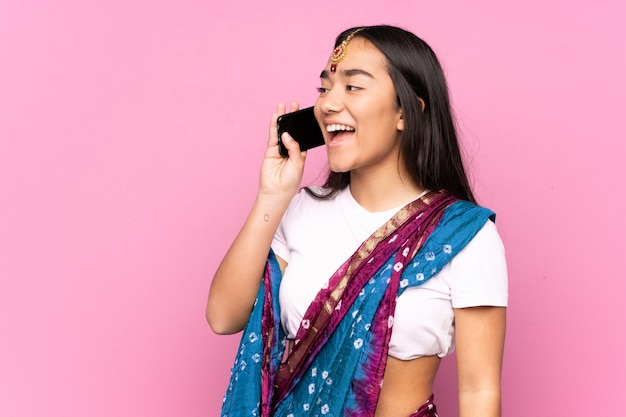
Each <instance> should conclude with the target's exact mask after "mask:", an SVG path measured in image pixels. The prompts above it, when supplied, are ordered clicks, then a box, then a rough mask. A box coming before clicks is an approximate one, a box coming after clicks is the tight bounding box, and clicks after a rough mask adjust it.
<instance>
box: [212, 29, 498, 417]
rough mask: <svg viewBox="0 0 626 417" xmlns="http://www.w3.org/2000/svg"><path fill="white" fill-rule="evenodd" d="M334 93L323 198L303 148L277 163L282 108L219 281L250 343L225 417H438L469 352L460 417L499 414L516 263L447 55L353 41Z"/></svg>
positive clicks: (221, 309)
mask: <svg viewBox="0 0 626 417" xmlns="http://www.w3.org/2000/svg"><path fill="white" fill-rule="evenodd" d="M320 80H321V86H320V88H319V91H320V94H319V98H318V99H317V101H316V103H315V115H316V118H317V120H318V122H319V124H320V126H321V128H322V130H323V132H324V139H325V143H326V149H327V156H328V165H329V167H330V170H331V172H330V174H329V177H328V179H327V181H326V183H325V185H324V187H311V188H308V189H305V190H302V191H299V187H300V181H301V178H302V171H303V167H304V159H305V156H306V154H305V152H300V148H299V145H298V143H297V142H296V141H294V140H293V138H291V137H289V135H288V134H284V135H283V137H282V138H281V139H282V141H283V142H284V144H285V147H286V148H287V150H288V153H289V157H288V158H281V157H280V155H279V151H278V137H277V129H276V120H277V117H278V116H279V115H281V114H283V113H284V112H285V110H286V108H285V106H284V105H279V106H278V111H277V113H275V114H274V115H273V116H272V120H271V124H270V134H269V143H268V147H267V150H266V153H265V159H264V161H263V164H262V168H261V178H260V185H259V191H258V195H257V198H256V201H255V202H254V205H253V207H252V209H251V212H250V215H249V216H248V218H247V220H246V222H245V223H244V225H243V228H242V229H241V231H240V233H239V234H238V236H237V237H236V239H235V241H234V242H233V244H232V246H231V248H230V249H229V250H228V252H227V254H226V255H225V257H224V259H223V261H222V263H221V265H220V266H219V268H218V270H217V272H216V274H215V277H214V279H213V283H212V286H211V291H210V294H209V300H208V304H207V319H208V321H209V324H210V326H211V328H212V329H213V330H214V331H215V332H216V333H219V334H231V333H235V332H238V331H241V330H242V329H244V327H245V331H244V334H243V337H242V341H241V345H240V350H239V354H238V357H237V359H236V362H235V366H234V367H233V372H232V378H231V383H230V385H229V388H228V392H227V394H226V397H225V403H224V407H223V410H222V413H223V414H222V415H223V416H230V417H233V416H247V415H261V416H281V417H284V416H290V417H293V416H317V415H328V416H341V415H346V416H348V415H349V416H376V417H397V416H435V415H436V408H435V406H434V403H433V395H432V386H433V381H434V378H435V374H436V372H437V368H438V366H439V363H440V361H441V358H442V357H444V356H446V355H447V354H449V353H451V352H452V350H453V349H454V348H455V346H456V351H457V369H458V389H459V407H460V414H461V416H481V417H485V416H499V415H500V374H501V366H502V354H503V345H504V333H505V307H506V304H507V276H506V264H505V261H504V250H503V247H502V243H501V240H500V238H499V236H498V233H497V231H496V229H495V225H494V224H493V222H492V221H491V220H490V219H493V217H494V215H493V213H492V212H490V211H489V210H487V209H483V208H480V207H478V206H476V205H475V204H473V203H474V197H473V195H472V192H471V190H470V186H469V183H468V180H467V178H466V175H465V171H464V168H463V164H462V161H461V156H460V152H459V145H458V142H457V137H456V133H455V128H454V123H453V120H452V116H451V111H450V104H449V98H448V93H447V86H446V82H445V79H444V76H443V72H442V70H441V67H440V65H439V62H438V61H437V58H436V56H435V54H434V53H433V51H432V50H431V49H430V48H429V47H428V46H427V45H426V44H425V43H424V42H423V41H422V40H420V39H419V38H417V37H416V36H415V35H413V34H412V33H409V32H407V31H404V30H402V29H399V28H396V27H390V26H371V27H363V28H353V29H349V30H347V31H345V32H343V33H342V34H340V35H339V37H338V38H337V42H336V44H335V50H334V51H333V53H332V54H331V57H330V59H329V61H328V63H327V64H326V67H325V68H324V70H323V71H322V73H321V77H320ZM296 108H297V104H296V103H293V104H292V106H291V110H294V109H296ZM268 253H269V257H268ZM255 300H256V302H255ZM383 382H384V383H383Z"/></svg>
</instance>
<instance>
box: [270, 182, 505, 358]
mask: <svg viewBox="0 0 626 417" xmlns="http://www.w3.org/2000/svg"><path fill="white" fill-rule="evenodd" d="M399 208H400V207H398V208H394V209H392V210H387V211H383V212H376V213H372V212H369V211H367V210H366V209H364V208H363V207H361V206H360V205H359V203H358V202H357V201H356V200H355V199H354V198H353V197H352V194H350V189H349V187H348V188H346V189H344V190H342V191H340V192H339V193H337V195H336V196H335V197H334V198H332V199H329V200H321V199H316V198H313V197H312V196H310V195H309V194H308V193H307V192H306V191H304V190H301V191H300V192H299V193H298V194H297V195H296V196H295V197H294V198H293V200H292V201H291V203H290V205H289V208H288V209H287V211H286V212H285V215H284V216H283V219H282V221H281V224H280V226H279V227H278V230H277V231H276V235H275V236H274V240H273V242H272V249H273V250H274V252H275V253H276V255H278V256H280V257H281V258H282V259H284V260H285V261H286V262H287V263H288V266H287V268H286V269H285V273H284V276H283V280H282V282H281V285H280V291H279V301H280V308H281V321H282V325H283V327H284V329H285V332H286V333H287V337H288V338H291V339H292V338H294V337H295V335H296V333H297V331H298V328H299V327H300V322H301V321H302V317H303V316H304V313H305V312H306V310H307V309H308V307H309V305H310V304H311V302H312V301H313V299H314V298H315V296H316V295H317V293H318V292H319V291H320V289H321V288H322V286H323V285H324V284H325V283H326V282H327V281H328V279H329V278H330V277H331V276H332V274H333V273H334V272H335V271H336V270H337V269H338V268H339V267H340V266H341V265H342V264H343V263H344V262H345V261H346V260H347V259H348V258H349V257H350V256H351V255H352V254H353V253H354V252H355V251H356V250H357V249H358V247H359V246H360V245H361V243H363V241H364V240H366V239H367V238H368V237H369V236H370V235H371V234H372V233H374V231H376V230H377V229H378V228H379V227H380V226H382V225H383V224H384V223H385V222H386V221H387V220H389V219H390V218H391V217H392V216H393V215H394V214H395V213H396V212H397V211H398V209H399ZM507 302H508V282H507V269H506V261H505V257H504V247H503V245H502V241H501V239H500V236H499V235H498V232H497V229H496V226H495V224H494V223H493V222H491V221H487V222H486V224H485V225H484V226H483V228H482V229H481V230H480V231H479V232H478V233H477V234H476V236H475V237H474V238H473V239H472V240H471V241H470V242H469V243H468V244H467V246H466V247H465V248H464V249H463V250H461V251H460V252H459V253H458V254H457V255H456V256H455V257H454V258H453V260H452V261H451V262H450V263H448V264H447V265H446V266H445V267H444V268H443V269H442V270H441V271H440V272H439V273H437V274H436V275H435V276H434V277H432V278H431V279H430V280H429V281H427V282H425V283H424V284H422V285H420V286H418V287H411V288H408V289H406V290H405V291H404V293H403V294H402V295H401V296H400V297H399V298H398V301H397V305H396V311H395V315H394V316H395V317H394V326H393V330H392V334H391V340H390V342H389V355H390V356H393V357H395V358H398V359H403V360H408V359H415V358H418V357H421V356H429V355H439V356H441V357H443V356H445V355H447V354H449V353H451V352H452V351H453V350H454V311H453V308H464V307H473V306H484V305H487V306H502V307H504V306H506V305H507Z"/></svg>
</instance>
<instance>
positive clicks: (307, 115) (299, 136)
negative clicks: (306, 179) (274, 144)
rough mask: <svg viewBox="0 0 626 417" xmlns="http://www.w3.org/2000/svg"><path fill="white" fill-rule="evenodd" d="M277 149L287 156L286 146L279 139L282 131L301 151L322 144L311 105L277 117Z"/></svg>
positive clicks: (321, 135)
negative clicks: (296, 143) (289, 136)
mask: <svg viewBox="0 0 626 417" xmlns="http://www.w3.org/2000/svg"><path fill="white" fill-rule="evenodd" d="M277 123H278V150H279V152H280V154H281V155H282V156H283V157H287V156H288V152H287V148H285V145H284V144H283V142H282V140H281V136H282V134H283V133H284V132H287V133H289V135H291V137H292V138H293V139H294V140H295V141H296V142H298V144H299V145H300V150H301V151H306V150H308V149H311V148H315V147H317V146H321V145H323V144H324V135H323V134H322V130H321V129H320V126H319V124H318V123H317V119H315V113H313V107H307V108H305V109H301V110H297V111H294V112H291V113H285V114H283V115H282V116H280V117H279V118H278V122H277Z"/></svg>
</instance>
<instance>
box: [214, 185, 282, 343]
mask: <svg viewBox="0 0 626 417" xmlns="http://www.w3.org/2000/svg"><path fill="white" fill-rule="evenodd" d="M289 200H290V198H289V197H284V196H258V197H257V199H256V200H255V203H254V205H253V206H252V209H251V211H250V214H249V215H248V218H247V219H246V221H245V223H244V225H243V227H242V228H241V231H240V232H239V234H238V235H237V237H236V238H235V240H234V242H233V244H232V245H231V247H230V249H229V250H228V252H227V253H226V255H225V256H224V259H223V260H222V262H221V264H220V266H219V267H218V269H217V271H216V273H215V276H214V277H213V282H212V284H211V290H210V292H209V299H208V302H207V309H206V316H207V320H208V322H209V325H210V326H211V328H212V329H213V331H215V332H216V333H219V334H231V333H236V332H238V331H240V330H242V329H243V328H244V326H245V324H246V322H247V320H248V317H249V315H250V312H251V311H252V307H253V304H254V300H255V299H256V296H257V293H258V290H259V286H260V283H261V278H262V274H263V270H264V268H265V263H266V261H267V255H268V253H269V249H270V245H271V243H272V239H273V237H274V234H275V233H276V229H277V228H278V225H279V223H280V220H281V218H282V216H283V214H284V212H285V210H286V209H287V206H288V204H289Z"/></svg>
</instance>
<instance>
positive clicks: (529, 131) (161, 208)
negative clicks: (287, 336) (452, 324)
mask: <svg viewBox="0 0 626 417" xmlns="http://www.w3.org/2000/svg"><path fill="white" fill-rule="evenodd" d="M622 4H623V2H621V1H617V0H615V1H608V0H605V1H602V2H584V1H579V2H577V3H576V2H571V1H543V0H541V1H539V0H529V1H525V2H506V4H505V2H499V1H487V0H478V1H471V2H468V1H463V2H461V1H458V2H450V1H438V2H433V1H428V2H427V1H419V0H396V1H392V0H387V1H378V2H364V1H363V0H357V1H337V0H332V1H330V0H318V1H315V2H309V3H307V4H305V3H304V2H294V1H261V2H257V1H247V2H243V1H238V2H226V1H219V2H218V1H206V0H205V1H200V0H184V1H183V0H176V1H174V0H151V1H146V0H124V1H122V0H111V1H107V2H105V1H94V0H87V1H78V0H76V1H71V0H56V1H44V0H41V1H34V0H21V1H9V0H4V1H2V2H1V3H0V317H1V319H0V353H1V354H0V375H1V377H0V415H2V416H51V417H57V416H58V417H60V416H63V417H73V416H84V415H87V416H92V417H99V416H163V417H171V416H215V415H217V414H218V410H219V407H220V404H221V398H222V395H223V393H224V391H225V388H226V384H227V379H228V374H229V368H230V366H231V364H232V360H233V358H234V354H235V346H236V343H237V341H238V336H230V337H219V336H215V335H213V334H212V333H211V332H210V330H209V327H208V325H207V324H206V322H205V319H204V307H205V300H206V296H207V293H208V289H209V285H210V281H211V277H212V274H213V271H214V270H215V268H216V266H217V264H218V262H219V260H220V258H221V256H222V255H223V253H224V252H225V250H226V248H227V246H228V245H229V243H230V242H231V240H232V238H233V237H234V235H235V233H236V232H237V230H238V228H239V226H240V225H241V223H242V221H243V218H244V216H245V214H246V213H247V210H248V207H249V205H250V203H251V201H252V199H253V197H254V194H255V191H256V185H257V174H258V169H259V164H260V160H261V156H262V152H263V149H264V145H265V140H266V131H267V124H268V120H269V116H270V114H271V113H272V111H273V109H274V106H275V103H277V102H279V101H291V100H299V101H300V102H301V103H302V104H303V105H309V104H312V103H313V100H314V98H315V94H316V93H315V87H316V86H317V84H318V79H317V76H318V74H319V72H320V70H321V68H322V67H323V65H324V64H325V62H326V59H327V56H328V54H329V52H330V50H331V46H332V42H333V39H334V37H335V35H336V34H337V33H338V32H339V31H340V30H342V29H344V28H346V27H348V26H351V25H357V24H375V23H390V24H397V25H401V26H404V27H406V28H408V29H410V30H412V31H414V32H416V33H417V34H419V35H420V36H422V37H423V38H424V39H425V40H427V41H428V42H429V43H430V44H431V45H432V46H433V47H434V49H435V50H436V51H437V52H438V53H439V54H440V57H441V59H442V61H443V63H444V65H445V68H446V71H447V74H448V77H449V82H450V87H451V91H452V97H453V100H454V107H455V109H456V112H457V114H458V116H459V123H460V127H461V131H462V137H463V141H464V146H465V148H466V150H467V154H468V156H469V158H468V160H469V165H470V170H471V172H472V176H473V180H474V184H475V187H476V190H477V194H478V197H479V199H480V201H481V202H482V203H483V204H484V205H486V206H489V207H491V208H492V209H494V210H495V211H496V212H497V213H498V224H499V228H500V231H501V234H502V237H503V239H504V241H505V244H506V247H507V256H508V262H509V268H510V293H511V295H510V310H509V316H508V318H509V319H508V323H509V324H508V336H507V344H506V355H505V366H504V376H503V388H504V399H503V406H504V415H506V416H510V417H522V416H529V415H539V416H579V415H580V416H582V415H586V414H589V413H591V414H593V415H614V416H617V415H625V414H626V396H624V394H623V391H624V387H626V360H625V359H624V342H625V336H626V334H625V330H624V329H625V328H626V326H625V325H624V319H625V317H626V307H625V305H626V304H625V303H624V302H623V298H624V294H625V292H626V291H625V290H626V285H625V284H624V282H625V280H624V270H623V268H621V266H620V265H621V264H620V262H621V261H619V260H620V259H621V257H622V256H624V255H623V251H624V243H623V242H624V234H625V232H626V227H625V221H624V215H625V207H624V202H625V201H626V193H625V191H624V189H625V186H624V176H625V175H626V169H625V168H624V165H625V164H624V162H623V161H622V159H623V158H624V155H626V145H625V140H626V135H625V133H626V129H625V127H624V119H625V116H624V111H625V110H626V109H625V105H624V100H625V96H626V83H625V82H624V74H625V73H626V53H625V52H624V50H625V46H624V39H626V30H625V29H624V27H625V26H624V24H623V21H624V19H625V17H626V8H625V7H624V6H622ZM323 156H324V154H323V151H321V152H320V151H315V152H311V154H310V160H309V165H308V167H307V177H306V178H307V182H311V181H314V180H315V179H316V178H317V177H318V175H319V173H320V172H321V171H322V170H323ZM618 261H619V262H618ZM236 278H237V277H233V279H236ZM454 383H455V382H454V361H453V360H448V361H447V363H446V364H445V365H444V366H443V368H442V370H441V374H440V376H439V377H438V381H437V387H436V395H437V402H438V403H439V408H440V410H441V415H442V417H443V416H453V415H455V414H456V409H457V406H456V397H455V396H456V393H455V387H454Z"/></svg>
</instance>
